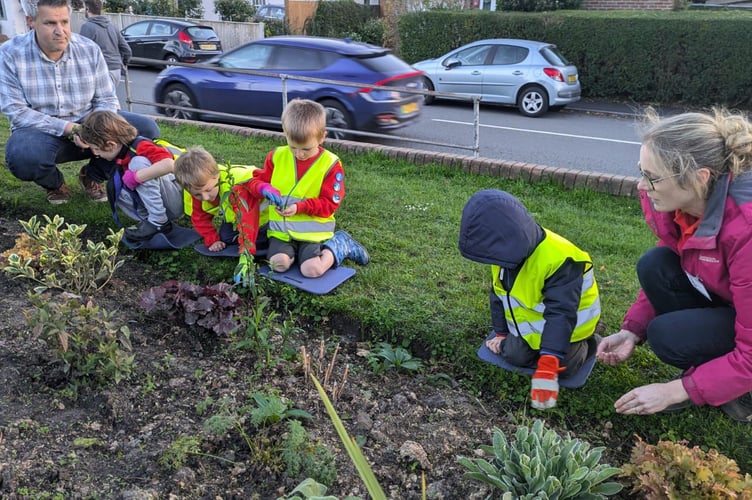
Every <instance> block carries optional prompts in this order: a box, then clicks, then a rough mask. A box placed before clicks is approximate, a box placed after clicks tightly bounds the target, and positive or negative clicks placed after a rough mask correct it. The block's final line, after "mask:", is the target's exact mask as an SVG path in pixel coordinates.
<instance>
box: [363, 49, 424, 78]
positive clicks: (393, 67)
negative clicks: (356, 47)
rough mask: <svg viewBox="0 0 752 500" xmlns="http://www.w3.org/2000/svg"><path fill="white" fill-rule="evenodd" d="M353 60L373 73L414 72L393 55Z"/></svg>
mask: <svg viewBox="0 0 752 500" xmlns="http://www.w3.org/2000/svg"><path fill="white" fill-rule="evenodd" d="M353 59H357V60H358V61H359V62H360V63H361V64H362V65H363V66H365V67H366V68H368V69H370V70H371V71H373V72H375V73H382V74H388V75H392V74H398V73H409V72H411V71H415V70H414V69H413V68H412V67H411V66H410V65H409V64H407V63H406V62H405V61H403V60H402V59H400V58H399V57H397V56H395V55H393V54H379V55H376V56H358V57H353Z"/></svg>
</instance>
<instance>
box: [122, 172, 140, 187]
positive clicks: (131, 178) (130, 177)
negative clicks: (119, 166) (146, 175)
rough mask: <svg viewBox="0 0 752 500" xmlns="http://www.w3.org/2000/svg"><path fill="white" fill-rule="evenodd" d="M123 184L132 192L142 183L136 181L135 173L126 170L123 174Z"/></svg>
mask: <svg viewBox="0 0 752 500" xmlns="http://www.w3.org/2000/svg"><path fill="white" fill-rule="evenodd" d="M123 184H125V185H126V187H127V188H128V189H130V190H134V189H136V188H137V187H138V186H140V185H141V184H143V182H141V181H140V180H138V177H136V174H135V172H133V171H132V170H126V171H125V173H123Z"/></svg>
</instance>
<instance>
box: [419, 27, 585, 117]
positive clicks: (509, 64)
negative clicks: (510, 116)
mask: <svg viewBox="0 0 752 500" xmlns="http://www.w3.org/2000/svg"><path fill="white" fill-rule="evenodd" d="M413 67H414V68H415V69H418V70H421V71H424V72H425V75H424V82H425V86H426V90H435V91H437V92H450V93H454V94H460V95H463V96H473V95H478V96H481V102H488V103H498V104H510V105H513V106H517V108H519V110H520V112H521V113H522V114H523V115H526V116H541V115H543V114H545V113H546V112H547V111H549V110H550V111H558V110H560V109H562V108H563V107H564V106H566V105H567V104H571V103H573V102H577V101H579V100H580V91H581V89H580V80H579V77H578V74H577V68H576V67H575V66H574V65H572V64H571V63H570V62H569V61H567V60H566V58H565V57H564V56H563V55H562V54H561V52H559V49H558V48H557V47H556V45H552V44H550V43H543V42H533V41H529V40H513V39H503V38H499V39H492V40H479V41H477V42H473V43H469V44H467V45H463V46H462V47H460V48H458V49H454V50H452V51H450V52H448V53H447V54H444V55H443V56H441V57H437V58H436V59H428V60H426V61H420V62H418V63H415V64H413ZM434 97H435V96H429V95H426V96H425V104H431V103H432V102H433V101H434Z"/></svg>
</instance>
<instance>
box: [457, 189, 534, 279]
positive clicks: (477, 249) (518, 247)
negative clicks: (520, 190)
mask: <svg viewBox="0 0 752 500" xmlns="http://www.w3.org/2000/svg"><path fill="white" fill-rule="evenodd" d="M544 237H545V233H544V232H543V229H542V228H541V227H540V225H539V224H538V223H537V222H535V219H533V217H532V216H531V215H530V212H528V211H527V208H525V206H524V205H523V204H522V203H521V202H520V201H519V200H518V199H517V198H515V197H514V196H512V195H511V194H509V193H507V192H505V191H499V190H498V189H484V190H482V191H478V192H477V193H475V194H474V195H473V196H472V197H470V199H469V200H468V202H467V203H466V204H465V208H463V209H462V220H461V222H460V238H459V249H460V253H461V254H462V256H463V257H465V258H467V259H470V260H472V261H475V262H482V263H484V264H494V265H497V266H501V267H504V268H507V269H514V268H517V267H518V266H519V265H520V264H522V262H523V261H524V260H525V259H526V258H527V257H528V256H530V254H532V253H533V251H534V250H535V247H537V246H538V244H539V243H540V242H541V241H543V238H544Z"/></svg>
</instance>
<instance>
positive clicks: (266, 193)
mask: <svg viewBox="0 0 752 500" xmlns="http://www.w3.org/2000/svg"><path fill="white" fill-rule="evenodd" d="M259 194H260V195H261V196H263V197H264V198H266V199H267V200H269V203H271V204H272V205H274V206H275V207H279V208H282V195H281V194H280V192H279V189H277V188H275V187H274V186H272V185H271V184H269V183H268V182H264V183H263V184H261V186H259Z"/></svg>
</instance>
